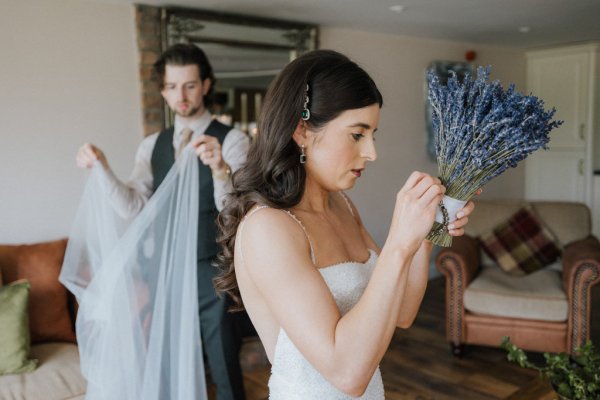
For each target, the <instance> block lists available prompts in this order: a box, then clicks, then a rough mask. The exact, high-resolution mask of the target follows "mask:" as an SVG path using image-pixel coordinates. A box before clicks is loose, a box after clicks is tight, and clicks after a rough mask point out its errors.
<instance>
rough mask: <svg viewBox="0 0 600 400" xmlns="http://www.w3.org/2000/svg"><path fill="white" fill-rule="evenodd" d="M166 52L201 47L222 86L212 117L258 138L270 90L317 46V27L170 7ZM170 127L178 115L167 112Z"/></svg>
mask: <svg viewBox="0 0 600 400" xmlns="http://www.w3.org/2000/svg"><path fill="white" fill-rule="evenodd" d="M162 30H163V34H162V37H163V43H162V49H163V50H164V49H166V48H167V47H169V46H171V45H173V44H175V43H194V44H196V45H198V46H199V47H200V48H202V50H204V52H205V53H206V55H207V56H208V59H209V60H210V63H211V64H212V66H213V69H214V73H215V77H216V84H215V88H214V94H215V96H214V104H213V105H212V106H211V113H212V114H213V115H214V116H215V118H218V119H219V120H220V121H221V122H223V123H225V124H227V125H231V126H233V127H235V128H238V129H240V130H241V131H243V132H246V133H248V134H250V135H251V136H253V135H254V134H255V133H256V121H257V119H258V115H259V114H260V109H261V104H262V101H263V98H264V96H265V94H266V91H267V88H268V86H269V84H270V83H271V81H272V80H273V79H274V78H275V76H276V75H277V74H278V73H279V72H280V71H281V69H282V68H283V67H284V66H285V65H286V64H287V63H288V62H290V61H291V60H293V59H294V58H296V57H297V56H298V55H300V54H302V53H304V52H307V51H310V50H314V49H316V47H317V34H318V29H317V27H316V26H314V25H308V24H299V23H293V22H286V21H278V20H270V19H263V18H255V17H247V16H240V15H231V14H221V13H214V12H209V11H201V10H192V9H183V8H165V9H164V10H163V15H162ZM165 115H166V116H167V118H166V119H167V121H166V125H167V126H169V125H170V124H171V121H172V120H173V115H172V113H171V111H170V110H169V109H168V107H167V108H166V109H165Z"/></svg>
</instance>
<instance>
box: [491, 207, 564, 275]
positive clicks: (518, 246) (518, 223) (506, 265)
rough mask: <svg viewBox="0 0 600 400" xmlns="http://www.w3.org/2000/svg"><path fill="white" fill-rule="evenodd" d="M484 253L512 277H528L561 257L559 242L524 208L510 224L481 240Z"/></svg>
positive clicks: (530, 210) (507, 223)
mask: <svg viewBox="0 0 600 400" xmlns="http://www.w3.org/2000/svg"><path fill="white" fill-rule="evenodd" d="M479 242H480V244H481V247H482V248H483V250H484V251H485V252H486V253H487V254H488V255H489V256H490V257H491V258H492V259H493V260H494V261H496V264H498V266H499V267H500V268H502V269H503V270H504V271H505V272H507V273H508V274H510V275H518V276H522V275H527V274H530V273H532V272H535V271H537V270H539V269H542V268H544V267H545V266H547V265H550V264H552V263H553V262H554V261H556V259H557V258H558V257H559V256H560V248H559V243H558V241H557V240H556V239H555V238H554V236H553V235H552V233H551V232H550V231H549V230H548V229H547V228H546V227H545V226H544V225H543V223H542V222H541V221H540V219H539V218H538V217H537V216H536V215H535V214H534V213H533V210H532V209H531V207H523V208H521V209H520V210H519V211H517V212H516V213H515V214H513V215H512V216H511V217H510V218H509V219H508V221H506V222H503V223H501V224H499V225H497V226H496V227H495V228H494V229H492V230H491V231H490V232H488V233H485V234H483V235H481V236H480V237H479Z"/></svg>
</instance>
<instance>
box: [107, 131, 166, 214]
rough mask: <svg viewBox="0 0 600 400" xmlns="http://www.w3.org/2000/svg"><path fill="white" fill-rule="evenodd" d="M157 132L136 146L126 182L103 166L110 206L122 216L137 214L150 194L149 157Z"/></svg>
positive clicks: (151, 179) (150, 167)
mask: <svg viewBox="0 0 600 400" xmlns="http://www.w3.org/2000/svg"><path fill="white" fill-rule="evenodd" d="M157 137H158V133H156V134H153V135H150V136H148V137H147V138H145V139H144V140H143V141H142V143H141V144H140V146H139V147H138V150H137V153H136V156H135V164H134V166H133V171H132V172H131V175H130V176H129V179H128V180H127V182H126V183H124V182H122V181H120V180H119V179H118V178H117V176H116V175H115V174H114V172H113V171H112V169H111V168H110V167H107V168H103V171H104V174H103V176H104V180H105V183H106V184H107V187H108V191H109V198H110V203H111V205H112V207H113V208H114V209H115V211H116V212H117V213H118V214H119V215H120V216H121V217H123V218H130V217H133V216H135V215H137V214H138V213H139V212H140V211H141V210H142V208H144V206H145V205H146V202H147V201H148V199H149V198H150V196H151V194H152V182H153V177H152V166H151V164H150V158H151V156H152V150H153V149H154V145H155V144H156V139H157Z"/></svg>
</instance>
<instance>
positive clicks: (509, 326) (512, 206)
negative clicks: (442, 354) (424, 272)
mask: <svg viewBox="0 0 600 400" xmlns="http://www.w3.org/2000/svg"><path fill="white" fill-rule="evenodd" d="M526 204H527V203H526V202H524V201H510V200H504V201H478V202H477V205H476V207H475V211H474V212H473V214H472V215H471V216H470V218H469V224H468V225H467V227H466V235H465V236H464V237H461V238H457V239H455V240H454V241H453V245H452V247H450V248H446V249H443V250H442V251H441V252H440V253H439V254H438V256H437V260H436V266H437V268H438V269H439V270H440V272H442V274H444V275H445V276H446V336H447V339H448V341H449V342H450V344H451V346H452V349H453V352H454V354H455V355H457V356H460V355H462V352H463V347H464V344H476V345H485V346H499V344H500V342H501V339H502V337H503V336H510V337H511V340H512V341H513V342H514V343H515V344H516V345H518V346H519V347H522V348H524V349H526V350H532V351H550V352H561V351H564V352H568V353H572V352H573V350H574V349H575V348H576V347H578V346H580V345H582V344H583V343H585V341H586V340H587V339H589V337H590V316H591V299H590V296H591V290H592V287H593V286H594V285H596V284H597V283H598V282H600V243H599V242H598V239H596V238H595V237H593V236H591V218H590V211H589V209H588V208H587V207H586V206H585V205H584V204H579V203H566V202H531V203H529V204H530V205H531V206H532V208H533V211H534V212H535V214H537V216H538V217H539V219H540V220H541V221H542V222H543V223H544V224H545V225H546V227H547V228H548V230H549V231H551V233H552V234H553V235H554V236H555V238H556V239H558V241H559V244H560V248H561V250H562V255H561V258H560V259H559V260H558V262H556V263H555V264H554V265H550V266H547V267H546V268H543V269H541V270H539V271H536V272H533V273H531V274H529V275H526V276H510V275H508V274H506V273H505V272H504V271H502V270H501V269H500V268H499V267H498V266H496V265H493V261H492V260H491V259H489V258H487V257H485V254H484V253H482V251H481V249H480V243H479V242H478V240H476V238H477V237H478V236H479V235H481V234H483V233H484V232H487V231H490V230H491V229H493V228H494V227H496V226H498V224H500V223H501V222H503V221H506V220H508V219H509V218H510V217H511V215H513V214H514V213H515V212H517V211H518V210H519V209H521V207H523V206H524V205H526Z"/></svg>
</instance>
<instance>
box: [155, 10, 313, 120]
mask: <svg viewBox="0 0 600 400" xmlns="http://www.w3.org/2000/svg"><path fill="white" fill-rule="evenodd" d="M203 22H205V23H206V22H218V23H223V24H228V25H238V26H247V27H252V28H271V29H273V28H274V29H281V30H284V31H289V33H288V35H289V37H290V38H291V43H290V44H287V45H286V44H274V43H269V42H266V41H261V42H252V41H245V40H235V39H230V38H219V37H202V36H196V35H194V34H193V32H194V31H195V30H198V28H199V27H201V26H202V24H203ZM318 35H319V30H318V26H317V25H312V24H305V23H298V22H290V21H284V20H277V19H270V18H262V17H255V16H247V15H241V14H231V13H221V12H214V11H207V10H201V9H190V8H181V7H164V8H162V10H161V50H162V51H164V50H165V49H167V48H168V47H169V46H170V45H172V44H175V43H181V42H183V43H197V44H200V45H201V43H216V44H220V45H225V46H232V47H242V48H257V49H273V50H278V51H281V50H288V51H289V52H290V61H291V60H293V59H294V58H296V57H297V56H298V55H301V54H302V53H305V52H307V51H311V50H314V49H317V48H318V44H319V43H318ZM215 72H216V71H215ZM163 116H164V118H163V127H164V128H168V127H170V126H171V125H172V123H173V122H172V121H173V118H174V116H173V113H172V111H171V110H170V109H169V107H168V106H167V105H166V104H164V113H163Z"/></svg>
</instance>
